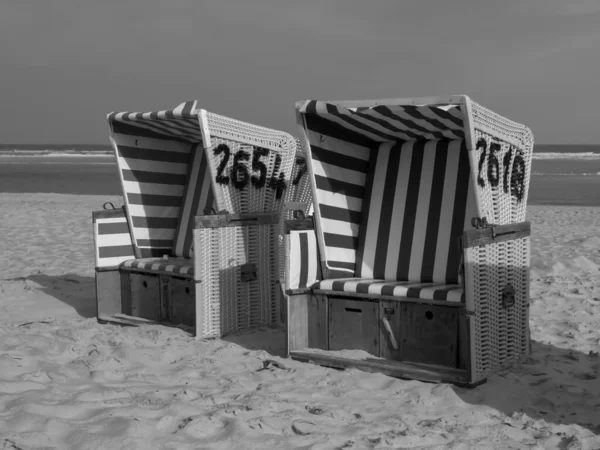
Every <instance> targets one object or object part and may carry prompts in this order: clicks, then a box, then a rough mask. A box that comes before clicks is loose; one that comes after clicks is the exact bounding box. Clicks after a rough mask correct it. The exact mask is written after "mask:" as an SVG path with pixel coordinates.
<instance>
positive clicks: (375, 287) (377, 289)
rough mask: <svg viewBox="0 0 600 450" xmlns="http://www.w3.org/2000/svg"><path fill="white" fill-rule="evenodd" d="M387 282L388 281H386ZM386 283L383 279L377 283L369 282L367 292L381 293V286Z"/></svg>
mask: <svg viewBox="0 0 600 450" xmlns="http://www.w3.org/2000/svg"><path fill="white" fill-rule="evenodd" d="M388 283H389V282H388ZM385 285H386V282H385V281H382V282H378V283H371V284H370V285H369V287H368V290H367V292H368V293H369V294H379V295H381V291H382V289H383V287H384V286H385Z"/></svg>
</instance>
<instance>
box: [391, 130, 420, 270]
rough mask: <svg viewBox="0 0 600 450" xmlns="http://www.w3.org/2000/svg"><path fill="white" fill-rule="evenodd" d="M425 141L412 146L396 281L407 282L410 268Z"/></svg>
mask: <svg viewBox="0 0 600 450" xmlns="http://www.w3.org/2000/svg"><path fill="white" fill-rule="evenodd" d="M424 148H425V141H417V142H415V143H414V144H413V148H412V160H411V165H410V173H409V175H408V189H407V191H406V206H405V209H404V222H403V224H402V233H401V236H400V253H399V255H398V270H397V273H396V279H397V280H408V270H409V266H410V255H411V252H412V244H413V236H414V232H415V220H416V214H417V203H418V199H419V189H420V187H421V186H420V184H421V172H422V170H423V149H424Z"/></svg>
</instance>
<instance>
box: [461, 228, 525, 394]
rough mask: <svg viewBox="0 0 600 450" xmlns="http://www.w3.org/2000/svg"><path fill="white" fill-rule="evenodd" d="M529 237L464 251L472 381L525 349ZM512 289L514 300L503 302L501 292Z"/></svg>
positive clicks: (487, 374) (495, 369) (485, 376)
mask: <svg viewBox="0 0 600 450" xmlns="http://www.w3.org/2000/svg"><path fill="white" fill-rule="evenodd" d="M529 251H530V238H529V237H526V238H523V239H515V240H512V241H504V242H498V243H493V244H490V245H485V246H480V247H471V248H468V249H466V250H465V277H466V280H465V281H466V286H467V287H469V286H470V287H471V292H467V293H466V295H467V309H472V311H473V313H474V316H473V318H472V321H473V323H474V327H473V333H474V334H473V336H471V353H472V375H473V378H474V379H473V380H472V381H473V382H476V381H480V380H483V379H485V378H487V377H488V376H489V375H491V374H492V373H494V372H495V371H497V370H498V369H500V368H502V367H505V366H508V365H510V364H512V363H514V362H516V361H517V360H518V359H519V358H520V357H522V356H523V355H526V354H527V353H528V350H529ZM508 284H510V285H511V286H512V287H513V288H514V292H515V294H514V305H512V306H509V307H507V308H505V307H504V305H503V295H502V291H503V289H504V288H505V286H506V285H508Z"/></svg>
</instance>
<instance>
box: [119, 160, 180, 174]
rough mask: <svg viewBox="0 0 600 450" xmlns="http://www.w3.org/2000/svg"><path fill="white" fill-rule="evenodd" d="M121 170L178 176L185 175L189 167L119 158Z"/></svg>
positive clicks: (163, 162) (178, 164)
mask: <svg viewBox="0 0 600 450" xmlns="http://www.w3.org/2000/svg"><path fill="white" fill-rule="evenodd" d="M118 162H119V168H120V169H121V170H124V169H129V170H143V171H146V172H156V173H167V174H176V175H185V174H186V173H187V167H188V165H187V164H186V163H172V162H165V161H153V160H147V159H134V158H123V157H121V156H119V158H118Z"/></svg>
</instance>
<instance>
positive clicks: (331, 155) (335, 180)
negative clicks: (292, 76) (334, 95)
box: [306, 115, 377, 275]
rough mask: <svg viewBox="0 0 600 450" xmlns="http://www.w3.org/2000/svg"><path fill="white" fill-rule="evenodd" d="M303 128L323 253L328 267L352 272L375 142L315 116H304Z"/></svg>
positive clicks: (350, 273) (351, 273) (352, 273)
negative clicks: (371, 154)
mask: <svg viewBox="0 0 600 450" xmlns="http://www.w3.org/2000/svg"><path fill="white" fill-rule="evenodd" d="M306 128H307V129H306V136H307V138H308V140H309V142H310V149H311V154H312V159H311V165H312V169H313V172H314V178H315V184H316V192H315V197H316V203H317V205H318V212H319V215H320V225H321V230H322V231H321V232H322V233H323V240H324V243H325V249H324V255H323V256H324V259H325V260H326V261H327V266H328V268H330V269H336V270H341V271H344V272H346V273H348V275H354V272H355V263H356V250H357V248H358V232H359V225H360V222H361V209H362V203H363V200H362V199H363V197H364V186H365V182H366V177H367V172H368V164H369V155H370V151H371V149H372V148H376V146H377V144H376V143H374V142H372V141H370V140H369V139H366V138H365V137H364V136H361V135H359V134H358V133H354V132H352V131H349V130H346V129H344V128H341V127H339V126H335V125H333V126H332V124H331V123H330V122H329V121H327V120H326V119H323V118H321V117H319V116H317V115H307V116H306ZM317 205H315V208H317Z"/></svg>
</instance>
